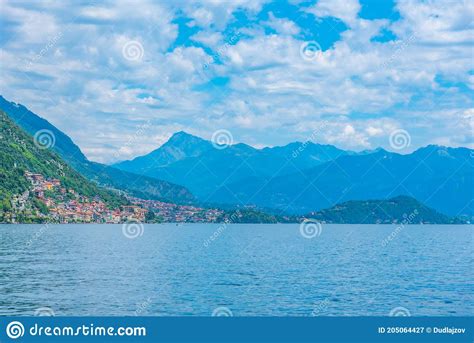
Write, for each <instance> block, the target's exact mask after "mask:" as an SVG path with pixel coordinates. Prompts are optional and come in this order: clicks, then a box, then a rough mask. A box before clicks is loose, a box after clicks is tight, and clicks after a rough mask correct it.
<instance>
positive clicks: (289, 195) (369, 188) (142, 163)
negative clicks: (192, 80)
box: [114, 132, 474, 216]
mask: <svg viewBox="0 0 474 343" xmlns="http://www.w3.org/2000/svg"><path fill="white" fill-rule="evenodd" d="M473 162H474V159H473V151H472V150H471V149H467V148H448V147H443V146H436V145H429V146H426V147H424V148H420V149H418V150H416V151H414V152H413V153H411V154H405V155H402V154H398V153H394V152H389V151H386V150H384V149H381V148H379V149H376V150H373V151H365V152H363V153H355V152H352V151H344V150H341V149H338V148H336V147H334V146H331V145H321V144H315V143H312V142H295V143H290V144H288V145H286V146H282V147H273V148H264V149H255V148H253V147H251V146H248V145H246V144H235V145H231V146H229V147H227V148H225V149H216V148H215V147H214V146H213V145H212V143H211V142H210V141H207V140H204V139H201V138H199V137H195V136H193V135H190V134H187V133H184V132H178V133H176V134H174V135H173V136H172V137H171V138H170V139H169V141H168V142H166V143H165V144H163V145H162V146H161V147H159V148H158V149H156V150H154V151H152V152H151V153H149V154H147V155H145V156H140V157H137V158H135V159H133V160H131V161H124V162H120V163H117V164H115V165H114V166H115V167H116V168H119V169H122V170H125V171H128V172H133V173H137V174H142V175H147V176H150V177H156V178H160V179H163V180H167V181H170V182H174V183H177V184H181V185H184V186H185V187H187V188H189V189H190V191H191V192H193V193H194V194H195V195H196V196H197V197H198V199H199V200H201V201H205V202H211V203H220V204H235V205H241V206H242V205H256V206H258V207H262V208H273V209H278V210H280V211H281V212H283V213H291V214H304V213H307V212H310V211H317V210H321V209H325V208H329V207H331V206H334V205H336V204H338V203H341V202H345V201H349V200H369V199H389V198H392V197H396V196H399V195H405V196H410V197H413V198H415V199H417V200H419V201H421V202H423V203H424V204H426V205H427V206H430V207H433V208H434V209H436V210H437V211H439V212H441V213H444V214H447V215H451V216H457V215H468V216H472V215H473V214H474V204H473V203H472V199H473V190H474V182H473V180H474V177H473Z"/></svg>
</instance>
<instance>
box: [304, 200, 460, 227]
mask: <svg viewBox="0 0 474 343" xmlns="http://www.w3.org/2000/svg"><path fill="white" fill-rule="evenodd" d="M306 217H308V218H312V219H316V220H318V221H321V222H325V223H337V224H392V223H398V224H400V223H403V224H452V223H460V222H461V221H460V220H458V219H452V218H450V217H448V216H446V215H444V214H441V213H439V212H437V211H435V210H434V209H432V208H429V207H427V206H425V205H423V204H422V203H420V202H419V201H417V200H416V199H413V198H411V197H407V196H398V197H395V198H392V199H388V200H353V201H347V202H344V203H341V204H338V205H336V206H333V207H331V208H328V209H324V210H321V211H318V212H312V213H309V214H307V215H306Z"/></svg>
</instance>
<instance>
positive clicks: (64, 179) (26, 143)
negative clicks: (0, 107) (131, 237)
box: [0, 111, 127, 211]
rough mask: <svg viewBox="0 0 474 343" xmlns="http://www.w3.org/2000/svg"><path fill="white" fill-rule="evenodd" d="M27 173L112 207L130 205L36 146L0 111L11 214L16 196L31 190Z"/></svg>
mask: <svg viewBox="0 0 474 343" xmlns="http://www.w3.org/2000/svg"><path fill="white" fill-rule="evenodd" d="M26 171H29V172H32V173H38V174H42V175H43V176H44V177H45V178H48V179H49V178H50V179H53V178H54V179H59V180H60V182H61V185H62V187H64V188H66V189H72V190H74V191H75V192H76V193H77V194H79V195H83V196H87V197H95V196H99V197H100V198H101V199H102V200H103V201H104V202H105V203H106V204H107V205H108V206H110V207H111V208H115V207H118V206H119V205H121V204H125V203H127V201H126V200H125V199H124V198H122V197H121V196H119V195H117V194H115V193H114V192H111V191H109V190H105V189H101V188H100V187H98V186H97V185H96V184H95V183H93V182H90V181H88V180H86V179H85V178H84V177H83V176H82V175H80V174H79V173H78V172H76V171H75V170H74V169H72V168H71V167H69V166H68V165H67V164H66V163H65V162H64V161H63V160H62V159H61V158H60V157H59V156H58V155H57V154H56V153H54V152H52V151H50V150H49V149H44V148H42V147H40V146H38V145H37V144H35V143H34V140H33V137H31V136H30V135H28V134H27V133H26V132H25V131H23V130H22V129H21V128H20V127H18V126H17V125H16V124H15V123H14V122H13V121H12V120H11V119H10V118H9V117H8V116H7V115H6V114H5V113H4V112H3V111H0V204H1V206H0V210H2V211H8V210H9V209H10V208H11V200H12V199H13V197H14V196H18V195H20V194H21V193H23V192H25V191H27V190H29V188H30V183H29V181H28V180H27V179H26V177H25V172H26Z"/></svg>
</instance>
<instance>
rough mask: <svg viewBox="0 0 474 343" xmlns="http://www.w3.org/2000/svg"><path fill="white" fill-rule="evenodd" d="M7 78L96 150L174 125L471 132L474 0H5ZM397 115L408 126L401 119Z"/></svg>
mask: <svg viewBox="0 0 474 343" xmlns="http://www.w3.org/2000/svg"><path fill="white" fill-rule="evenodd" d="M0 10H1V12H0V18H1V19H0V20H1V25H0V30H1V32H0V41H1V47H0V54H1V55H0V62H1V63H0V71H1V81H2V82H1V86H0V94H2V95H3V96H5V97H6V98H7V99H9V100H12V101H15V102H19V103H22V104H24V105H26V106H27V107H29V108H30V109H31V110H33V111H34V112H36V113H38V114H40V115H41V116H43V117H45V118H47V119H48V120H49V121H51V122H52V123H53V124H54V125H56V126H57V127H59V128H60V129H61V130H63V131H65V132H66V133H67V134H68V135H70V136H71V137H72V138H73V139H74V140H75V142H76V143H78V144H79V146H80V147H81V148H82V150H83V151H84V152H85V154H86V155H87V156H88V157H89V158H90V159H92V160H97V161H101V162H113V161H116V160H123V159H129V158H132V157H134V156H137V155H141V154H144V153H147V152H149V151H151V150H153V149H155V148H156V147H158V146H159V145H161V144H162V143H163V142H165V141H166V140H167V139H168V138H169V137H170V135H171V134H172V133H173V132H176V131H179V130H185V131H187V132H190V133H193V134H196V135H198V136H201V137H204V138H207V139H210V138H211V137H212V135H213V133H214V132H215V131H216V130H222V129H223V130H228V131H229V132H230V133H231V135H232V139H233V141H234V142H246V143H248V144H251V145H253V146H256V147H263V146H274V145H283V144H286V143H288V142H291V141H296V140H299V141H306V140H308V139H311V140H313V141H315V142H318V143H325V144H334V145H336V146H338V147H341V148H346V149H352V150H363V149H373V148H376V147H379V146H382V147H384V148H386V149H388V150H394V149H393V145H391V144H390V137H391V135H392V134H393V132H398V131H400V130H404V132H406V133H407V134H408V135H409V140H410V145H408V146H404V147H403V149H398V150H397V149H396V150H397V151H399V152H401V153H405V152H410V151H412V150H413V149H416V148H418V147H420V146H424V145H427V144H440V145H449V146H469V147H473V140H472V134H473V114H474V106H473V88H474V72H473V57H474V56H473V55H474V50H473V41H474V22H473V18H474V3H473V2H472V1H464V2H463V1H434V2H431V1H422V2H421V1H376V0H363V1H362V0H359V1H357V0H332V1H329V0H319V1H296V0H290V1H276V2H275V1H274V2H272V1H264V0H253V1H251V0H248V1H247V0H235V1H203V2H200V1H199V2H194V1H176V2H169V1H166V2H164V1H163V2H157V1H141V2H140V4H139V5H137V2H135V1H110V2H108V1H105V2H95V3H92V2H88V1H70V2H68V1H40V2H38V1H32V2H28V1H22V2H15V1H12V2H10V1H5V0H1V1H0ZM397 130H398V131H397Z"/></svg>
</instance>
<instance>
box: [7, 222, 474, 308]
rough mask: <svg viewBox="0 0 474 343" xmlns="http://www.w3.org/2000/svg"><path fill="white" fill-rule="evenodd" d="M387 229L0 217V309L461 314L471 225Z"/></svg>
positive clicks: (468, 286) (467, 289)
mask: <svg viewBox="0 0 474 343" xmlns="http://www.w3.org/2000/svg"><path fill="white" fill-rule="evenodd" d="M395 228H396V227H395V226H390V225H380V226H376V225H323V228H322V231H321V233H320V234H319V235H317V236H314V237H313V238H305V237H303V235H302V234H301V232H300V227H299V225H227V226H225V225H224V226H222V225H219V224H187V225H182V226H177V225H174V224H163V225H145V226H144V228H143V233H142V235H140V236H137V237H135V238H127V237H126V235H124V234H123V232H122V226H121V225H49V226H42V225H0V240H1V245H0V314H2V315H34V314H35V311H36V314H38V313H40V314H48V311H51V312H49V314H51V313H54V314H55V315H81V316H82V315H129V316H133V315H140V316H143V315H163V316H176V315H200V316H210V315H212V314H213V313H214V314H215V315H216V313H217V315H234V316H249V315H252V316H255V315H257V316H263V315H267V316H310V315H345V316H352V315H363V316H365V315H389V313H390V312H391V311H392V314H394V313H395V315H396V314H397V313H400V314H411V315H412V316H420V315H448V316H449V315H454V316H459V315H471V314H472V312H473V299H472V296H470V295H471V294H473V293H474V280H473V279H474V278H473V274H472V270H473V269H472V267H473V256H472V251H473V249H472V248H473V244H472V243H473V240H472V238H473V232H474V230H473V226H429V225H424V226H415V225H413V226H406V227H404V228H403V230H396V235H393V234H392V233H393V232H394V230H395ZM391 234H392V236H390V235H391ZM389 236H390V237H392V238H391V240H390V241H387V239H386V238H387V237H389ZM400 308H401V310H400ZM397 311H399V312H397ZM400 311H401V312H400ZM405 311H406V312H405Z"/></svg>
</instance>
